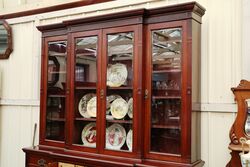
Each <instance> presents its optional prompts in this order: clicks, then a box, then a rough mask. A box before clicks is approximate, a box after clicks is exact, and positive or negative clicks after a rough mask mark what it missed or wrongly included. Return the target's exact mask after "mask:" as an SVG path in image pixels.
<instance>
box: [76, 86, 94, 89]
mask: <svg viewBox="0 0 250 167" xmlns="http://www.w3.org/2000/svg"><path fill="white" fill-rule="evenodd" d="M75 89H77V90H96V87H94V86H90V87H89V86H77V87H76V88H75Z"/></svg>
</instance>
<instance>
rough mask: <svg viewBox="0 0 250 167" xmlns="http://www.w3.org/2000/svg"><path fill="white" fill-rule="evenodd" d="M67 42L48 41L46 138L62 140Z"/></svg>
mask: <svg viewBox="0 0 250 167" xmlns="http://www.w3.org/2000/svg"><path fill="white" fill-rule="evenodd" d="M66 60H67V42H66V41H57V42H49V43H48V70H47V71H48V73H47V110H46V112H47V113H46V139H49V140H58V141H64V138H65V129H64V128H65V97H66V95H65V92H66Z"/></svg>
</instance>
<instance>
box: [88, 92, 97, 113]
mask: <svg viewBox="0 0 250 167" xmlns="http://www.w3.org/2000/svg"><path fill="white" fill-rule="evenodd" d="M96 105H97V104H96V96H95V97H92V98H91V99H90V100H89V102H88V103H87V112H88V115H89V116H90V117H96V110H97V109H96V107H97V106H96Z"/></svg>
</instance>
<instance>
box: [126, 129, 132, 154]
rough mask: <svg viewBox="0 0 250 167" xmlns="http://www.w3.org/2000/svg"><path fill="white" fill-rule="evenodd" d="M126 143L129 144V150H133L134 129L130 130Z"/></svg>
mask: <svg viewBox="0 0 250 167" xmlns="http://www.w3.org/2000/svg"><path fill="white" fill-rule="evenodd" d="M126 144H127V146H128V149H129V151H132V146H133V130H132V129H130V130H129V131H128V134H127V139H126Z"/></svg>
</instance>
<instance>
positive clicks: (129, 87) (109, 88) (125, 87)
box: [107, 86, 133, 90]
mask: <svg viewBox="0 0 250 167" xmlns="http://www.w3.org/2000/svg"><path fill="white" fill-rule="evenodd" d="M107 89H108V90H132V89H133V87H132V86H122V87H107Z"/></svg>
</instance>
